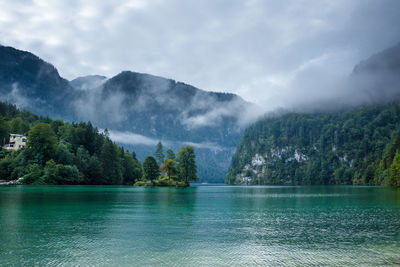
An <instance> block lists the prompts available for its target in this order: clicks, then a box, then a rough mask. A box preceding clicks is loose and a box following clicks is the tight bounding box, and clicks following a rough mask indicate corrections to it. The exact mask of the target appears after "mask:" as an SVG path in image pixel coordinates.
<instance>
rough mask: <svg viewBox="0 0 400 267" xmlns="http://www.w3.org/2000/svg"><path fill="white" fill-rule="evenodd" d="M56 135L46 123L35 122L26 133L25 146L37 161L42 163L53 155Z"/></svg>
mask: <svg viewBox="0 0 400 267" xmlns="http://www.w3.org/2000/svg"><path fill="white" fill-rule="evenodd" d="M56 145H57V136H56V135H55V133H54V132H53V130H52V129H51V127H50V125H49V124H47V123H38V124H36V125H35V126H34V127H33V128H32V129H31V130H30V131H29V133H28V142H27V146H28V149H29V150H30V151H31V153H32V154H33V155H34V158H35V160H37V163H39V164H42V165H43V164H44V163H45V162H46V161H48V160H50V159H51V158H53V157H54V156H55V153H56Z"/></svg>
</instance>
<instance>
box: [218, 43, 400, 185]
mask: <svg viewBox="0 0 400 267" xmlns="http://www.w3.org/2000/svg"><path fill="white" fill-rule="evenodd" d="M347 86H349V95H348V98H352V99H354V100H355V102H354V103H355V104H357V106H356V107H354V106H355V105H352V106H347V108H346V109H343V108H341V109H338V108H337V109H336V110H334V111H332V110H333V109H330V111H327V110H325V111H323V110H319V112H309V113H305V112H294V113H289V112H286V113H285V112H283V113H281V114H278V113H277V114H269V115H267V116H265V117H264V118H263V119H260V120H259V121H257V122H256V123H254V124H253V125H251V126H250V127H248V128H247V129H246V131H245V132H244V134H243V137H242V139H241V141H240V143H239V146H238V148H237V150H236V153H235V155H234V157H233V159H232V163H231V166H230V169H229V172H228V174H227V176H226V182H227V183H228V184H242V183H250V184H293V185H298V184H367V185H371V184H375V185H381V184H389V185H392V184H393V183H392V182H390V181H392V180H393V179H392V178H390V175H389V174H390V173H391V172H390V171H389V169H390V168H391V164H392V161H394V157H395V154H396V151H397V150H398V149H400V104H399V103H400V45H397V46H395V47H393V48H390V49H387V50H385V51H383V52H381V53H378V54H376V55H373V56H372V57H370V58H369V59H367V60H365V61H362V62H360V63H359V64H357V65H356V66H355V67H354V70H353V72H352V74H351V75H350V77H349V83H348V84H347ZM335 103H337V104H335ZM341 104H342V102H341V101H339V102H334V101H331V103H330V106H335V105H337V106H341ZM399 157H400V155H399ZM399 186H400V184H399Z"/></svg>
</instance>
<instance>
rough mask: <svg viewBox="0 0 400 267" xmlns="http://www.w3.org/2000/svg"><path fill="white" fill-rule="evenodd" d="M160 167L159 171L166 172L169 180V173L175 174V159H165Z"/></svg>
mask: <svg viewBox="0 0 400 267" xmlns="http://www.w3.org/2000/svg"><path fill="white" fill-rule="evenodd" d="M160 169H161V171H163V172H166V173H167V176H168V179H169V180H171V175H174V174H176V168H175V161H174V160H172V159H165V160H164V163H163V165H161V168H160Z"/></svg>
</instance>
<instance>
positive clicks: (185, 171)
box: [178, 146, 199, 183]
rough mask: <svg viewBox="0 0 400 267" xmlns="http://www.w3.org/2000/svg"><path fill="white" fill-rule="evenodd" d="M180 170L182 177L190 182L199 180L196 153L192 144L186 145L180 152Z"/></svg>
mask: <svg viewBox="0 0 400 267" xmlns="http://www.w3.org/2000/svg"><path fill="white" fill-rule="evenodd" d="M178 172H179V175H180V177H181V178H183V179H184V180H185V182H186V183H188V182H189V181H191V180H194V181H197V180H198V179H199V178H198V177H197V166H196V154H195V153H194V148H193V147H192V146H184V147H182V148H181V149H180V150H179V152H178Z"/></svg>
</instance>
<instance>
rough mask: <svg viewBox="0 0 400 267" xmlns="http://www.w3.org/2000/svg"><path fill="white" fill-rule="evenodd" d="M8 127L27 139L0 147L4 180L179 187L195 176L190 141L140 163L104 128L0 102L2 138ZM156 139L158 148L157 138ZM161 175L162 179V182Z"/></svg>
mask: <svg viewBox="0 0 400 267" xmlns="http://www.w3.org/2000/svg"><path fill="white" fill-rule="evenodd" d="M10 133H21V134H25V133H27V144H26V147H25V148H24V149H22V150H19V151H11V152H10V151H6V150H4V149H2V150H1V151H0V180H4V181H6V182H7V181H11V180H15V181H18V182H19V183H23V184H85V185H96V184H98V185H133V184H136V185H153V186H161V185H163V186H165V185H167V186H181V187H183V186H188V185H189V182H190V180H196V179H197V175H196V173H197V169H196V163H195V154H194V149H193V147H190V146H186V147H182V149H181V150H180V151H179V153H178V156H177V157H176V158H167V159H165V162H164V161H163V162H160V161H159V162H157V161H156V162H155V163H156V164H155V165H153V166H149V165H148V164H147V163H146V162H147V161H149V160H151V158H153V157H152V156H150V157H148V158H146V160H147V159H149V160H147V161H146V160H145V161H144V163H146V164H143V166H142V164H141V162H140V161H139V159H137V158H136V155H135V153H134V152H129V151H125V150H124V148H123V147H119V146H118V145H117V144H115V143H114V142H113V141H112V140H111V139H110V137H109V134H108V131H107V129H106V130H105V131H104V132H100V131H99V130H98V129H97V128H95V127H94V126H93V125H92V124H91V123H90V122H87V123H86V122H80V123H69V122H64V121H61V120H52V119H50V118H49V117H42V116H36V115H34V114H32V113H31V112H29V111H24V110H19V109H17V108H16V106H14V105H10V104H7V103H3V102H0V138H1V140H3V143H7V142H8V138H9V135H10ZM159 145H161V154H162V153H163V150H162V144H161V142H160V144H159ZM158 150H159V148H158ZM159 152H160V151H159ZM167 152H168V155H172V154H174V152H173V151H172V150H171V151H170V150H169V151H167ZM157 153H158V152H156V153H155V155H157ZM158 154H159V153H158ZM153 159H154V158H153ZM159 159H161V158H159ZM163 160H164V159H163ZM152 168H153V169H152ZM164 175H167V176H168V177H167V179H168V183H164V182H163V181H164V180H165V177H164ZM157 181H159V182H157Z"/></svg>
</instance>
